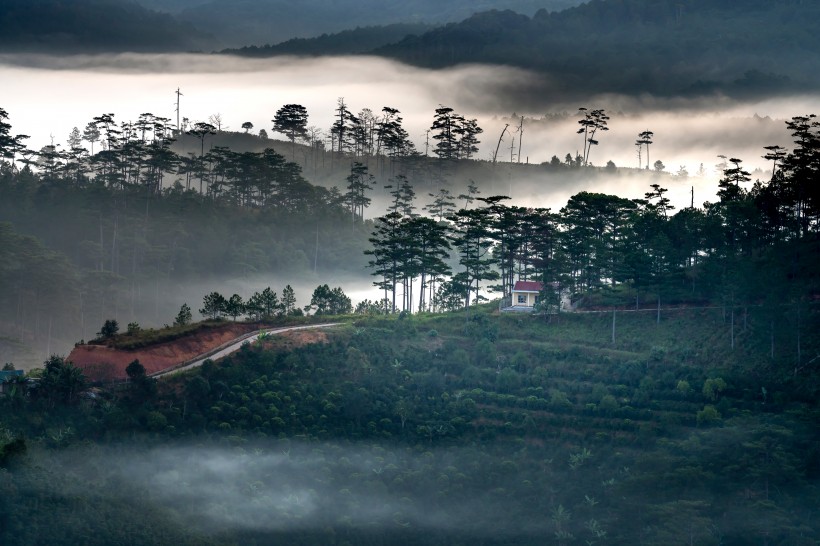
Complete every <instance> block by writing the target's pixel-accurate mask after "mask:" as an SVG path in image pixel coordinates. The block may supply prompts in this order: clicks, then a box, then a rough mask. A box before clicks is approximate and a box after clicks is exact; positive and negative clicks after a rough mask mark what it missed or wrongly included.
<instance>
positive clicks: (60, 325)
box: [0, 110, 370, 358]
mask: <svg viewBox="0 0 820 546" xmlns="http://www.w3.org/2000/svg"><path fill="white" fill-rule="evenodd" d="M149 117H150V118H151V119H150V120H149V119H148V117H146V118H144V119H143V120H142V125H141V129H139V130H138V129H137V128H135V127H133V126H132V125H131V124H124V126H123V129H124V130H125V133H121V132H120V126H119V124H118V123H116V121H114V119H113V116H111V115H104V116H100V119H99V120H97V121H98V122H99V123H96V122H92V123H91V124H89V127H87V129H88V131H90V133H87V134H86V137H87V138H91V139H93V141H92V142H90V143H89V144H90V148H91V147H93V146H94V144H97V148H96V150H95V153H94V154H93V155H92V154H91V153H90V151H89V150H87V149H85V148H84V147H83V146H82V145H81V143H80V140H79V139H80V135H79V132H77V135H76V139H77V140H76V141H75V142H74V146H73V147H72V149H71V151H70V152H69V153H64V152H62V151H61V149H59V148H58V147H57V146H47V147H45V148H44V149H43V150H40V151H39V152H34V151H30V150H26V148H25V144H24V138H22V137H20V136H19V135H18V136H12V135H13V133H12V131H11V125H10V124H9V123H6V122H5V119H6V113H5V111H3V110H0V156H2V157H4V158H6V159H7V160H6V161H3V162H2V163H1V164H0V222H3V223H2V224H1V225H2V229H0V238H2V245H0V253H2V255H3V257H4V259H3V261H2V264H0V279H2V282H0V301H2V305H3V308H4V310H5V311H4V312H3V314H2V318H0V323H2V330H0V331H2V332H3V346H4V347H5V348H6V349H7V350H11V351H12V354H17V355H18V356H19V355H20V350H22V347H21V346H26V345H29V346H31V347H37V349H38V351H46V352H47V353H50V352H52V351H57V350H58V348H59V347H67V346H70V345H69V344H70V343H74V342H77V341H79V340H80V339H90V338H91V337H93V336H94V334H95V332H96V331H97V328H99V326H100V325H101V324H102V323H103V322H104V320H105V319H108V318H118V319H119V320H121V321H122V322H123V324H125V323H127V322H132V321H137V322H139V321H142V322H143V324H146V323H147V324H154V325H162V324H163V323H170V322H171V321H172V319H173V316H174V314H175V313H176V310H177V309H179V306H180V305H181V304H182V303H185V301H186V298H187V299H188V302H189V303H190V304H191V305H195V304H196V303H197V300H199V298H201V297H202V295H203V294H205V293H207V292H209V291H211V290H213V289H216V288H220V289H221V286H220V284H221V283H223V282H225V280H226V279H247V280H248V283H249V284H251V283H252V282H254V281H257V282H260V283H262V282H264V283H266V284H278V282H277V281H278V279H282V281H281V284H282V286H284V285H285V284H287V283H288V282H294V281H293V280H292V279H307V278H310V277H312V276H315V275H319V276H320V277H319V278H327V276H330V277H331V278H333V277H340V276H345V275H350V276H353V275H360V272H361V271H362V269H363V267H364V265H365V264H366V258H365V257H364V255H363V251H364V250H365V249H366V247H367V238H368V237H369V235H370V233H369V231H370V229H369V227H367V226H365V225H363V223H362V221H361V220H357V221H354V220H353V219H352V218H351V216H350V212H349V209H348V208H347V206H346V205H345V204H344V203H345V199H346V198H345V197H344V196H343V195H342V194H341V193H340V192H339V191H338V190H333V191H330V190H328V189H325V188H322V187H318V186H314V185H312V184H310V183H309V182H308V181H307V180H306V179H305V178H304V177H303V175H302V171H301V168H300V167H299V166H298V165H296V164H295V163H292V162H289V161H287V160H285V158H284V157H283V156H282V155H280V154H277V153H276V152H274V151H273V149H272V148H271V147H270V146H272V145H273V143H272V141H267V145H266V144H265V143H264V141H261V140H260V139H258V138H253V140H255V141H257V142H259V143H260V146H259V147H260V148H262V149H263V150H262V151H258V152H254V151H247V152H241V153H240V152H232V151H231V150H229V149H227V148H224V147H222V148H220V147H215V148H214V149H213V150H210V151H209V152H208V153H207V154H204V155H202V152H203V151H204V148H203V147H201V146H199V143H200V140H201V138H205V137H209V136H211V132H215V131H211V132H208V134H200V135H199V137H197V136H196V135H187V136H186V138H188V139H189V140H188V142H189V143H190V144H193V143H194V142H195V141H196V142H197V146H196V147H197V153H196V154H191V155H184V154H180V155H178V154H177V153H176V152H174V151H173V150H172V149H171V146H172V143H173V141H174V140H175V139H174V137H173V135H172V131H171V129H170V127H168V126H167V120H165V122H162V121H161V120H158V119H155V118H154V117H151V116H149ZM100 139H102V140H103V142H100ZM280 144H281V143H280ZM103 147H104V148H103ZM100 148H103V149H100ZM12 159H21V160H22V167H21V166H20V165H18V164H17V162H16V161H15V162H12V161H11V160H12ZM341 182H344V179H342V180H341ZM263 276H266V279H265V280H261V281H258V279H259V278H260V277H263ZM272 276H274V277H278V278H271V277H272ZM308 282H309V281H308ZM259 288H260V289H261V288H262V286H260V287H259ZM191 298H193V299H191ZM8 358H13V357H8Z"/></svg>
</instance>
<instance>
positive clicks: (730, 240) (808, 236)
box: [367, 111, 820, 310]
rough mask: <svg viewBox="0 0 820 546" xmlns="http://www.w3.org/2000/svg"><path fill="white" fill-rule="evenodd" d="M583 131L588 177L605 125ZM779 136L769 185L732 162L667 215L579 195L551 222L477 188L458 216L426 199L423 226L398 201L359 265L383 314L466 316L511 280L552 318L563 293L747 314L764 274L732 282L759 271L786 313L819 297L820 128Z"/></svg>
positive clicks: (650, 206)
mask: <svg viewBox="0 0 820 546" xmlns="http://www.w3.org/2000/svg"><path fill="white" fill-rule="evenodd" d="M579 123H581V125H582V127H581V129H580V130H579V133H581V134H583V135H584V140H585V143H586V147H585V149H584V154H583V156H582V157H583V162H584V163H586V162H587V161H588V158H589V150H590V148H591V147H592V146H594V145H595V144H597V140H596V138H597V137H596V132H598V131H601V130H603V129H605V128H606V117H605V114H604V113H603V111H593V112H587V115H586V116H585V117H584V118H582V120H581V121H580V122H579ZM786 126H787V129H788V130H789V131H790V133H791V135H792V137H793V140H794V147H793V149H792V150H791V151H787V150H785V149H783V148H781V147H779V146H768V147H766V150H765V151H766V153H765V155H764V157H765V158H766V159H769V160H771V161H772V173H773V174H772V177H771V179H770V180H767V181H766V180H764V181H761V180H757V181H755V182H752V180H751V176H750V174H749V172H748V171H746V170H744V169H743V165H742V160H741V159H738V158H729V159H728V162H727V163H726V166H725V169H724V172H723V177H722V178H721V180H720V181H719V183H718V192H717V197H718V199H717V200H716V201H715V202H707V203H704V205H703V206H702V207H694V206H690V207H686V208H683V209H681V210H679V211H677V212H673V211H674V207H673V206H672V205H671V204H670V201H669V199H668V198H667V197H666V192H667V190H666V189H665V188H663V187H661V186H660V184H657V183H656V184H652V185H651V186H650V188H649V191H647V192H646V193H645V194H644V196H643V198H637V199H635V198H632V199H630V198H625V197H619V196H615V195H605V194H601V193H593V192H581V193H578V194H576V195H574V196H572V197H571V198H570V200H569V201H568V202H567V204H566V205H565V206H564V207H563V208H561V209H560V210H559V211H557V212H553V211H551V210H550V209H544V208H526V207H519V206H514V205H508V204H506V203H505V201H506V200H507V199H508V197H505V196H489V197H481V196H479V195H478V193H479V192H478V190H477V188H475V187H473V186H471V187H470V188H468V192H467V193H466V194H463V195H459V196H458V199H459V200H462V199H463V204H462V205H461V206H458V207H457V205H456V197H455V196H453V195H451V194H450V193H449V191H447V190H441V191H440V192H439V193H438V194H430V197H431V198H433V202H432V203H431V204H430V205H428V206H427V207H425V211H426V212H427V214H428V215H427V216H421V215H420V214H419V213H418V212H416V207H415V204H414V199H415V194H414V192H412V190H411V189H408V188H401V187H399V188H396V189H394V190H393V192H392V193H391V195H393V197H394V200H393V203H392V206H391V207H390V210H389V211H388V213H387V214H385V215H383V216H381V217H379V218H377V219H376V222H375V230H374V232H373V236H372V237H371V239H370V241H371V243H372V245H373V246H372V249H370V250H368V251H367V254H368V255H369V256H371V260H370V262H369V264H370V268H371V270H372V274H373V275H374V276H376V277H377V279H378V280H377V281H375V282H374V284H375V285H376V286H378V287H380V288H382V289H384V291H385V297H386V298H387V297H389V299H390V300H391V306H392V309H393V310H396V309H401V310H413V309H417V310H437V309H452V308H458V307H462V306H469V305H470V304H471V302H475V301H477V300H480V299H482V298H483V294H482V291H483V290H493V291H497V292H499V293H500V294H501V296H502V297H509V296H510V294H511V289H512V287H513V285H514V281H515V280H516V279H521V280H527V279H530V280H538V281H542V282H544V283H545V287H546V288H545V293H543V294H542V295H541V301H542V302H543V303H544V305H554V304H555V303H556V302H557V296H558V293H559V292H562V291H568V292H571V293H574V294H579V295H580V294H582V293H589V292H594V291H601V290H610V291H612V290H617V289H619V288H623V287H629V288H631V289H633V290H634V291H635V294H636V297H637V293H638V292H644V293H647V292H648V293H653V294H654V296H655V297H657V298H660V297H661V295H660V294H661V293H662V292H666V294H667V295H668V296H670V297H672V299H677V300H681V299H683V300H686V299H689V300H692V299H695V300H697V299H701V300H708V299H713V298H715V297H717V298H720V299H723V300H725V301H730V300H731V301H735V302H738V301H744V302H747V303H748V302H752V301H754V302H760V301H761V300H762V299H765V298H766V290H764V286H765V283H766V282H767V281H765V280H764V279H763V277H762V270H758V274H755V273H754V271H752V272H750V273H752V274H751V275H750V276H744V275H741V274H740V271H741V269H742V268H748V267H752V268H754V267H757V266H760V265H761V264H765V267H766V272H767V274H769V275H771V274H773V273H774V274H775V279H776V281H775V282H774V284H773V285H772V284H770V285H769V288H770V289H772V288H777V289H778V290H779V289H783V290H785V291H786V294H787V295H785V296H783V298H784V300H788V299H789V298H792V297H799V298H808V297H810V295H811V294H812V293H813V292H812V291H813V290H817V289H818V287H817V286H816V283H814V281H812V280H811V279H812V276H811V274H810V273H809V272H808V269H811V267H812V266H813V265H816V261H814V260H813V259H812V258H810V257H809V256H808V255H806V253H805V250H804V251H800V250H799V249H800V247H801V246H807V245H808V247H807V248H813V247H812V246H811V245H816V242H817V234H818V228H820V223H819V222H818V221H819V220H820V216H819V215H820V193H818V189H817V184H816V180H817V176H818V172H819V171H820V123H818V122H817V121H816V118H815V116H814V115H807V116H796V117H793V118H792V119H791V120H790V121H788V122H786ZM651 137H652V133H651V131H648V130H647V131H645V132H642V133H641V134H640V135H639V140H638V141H637V143H636V145H637V146H639V147H644V146H645V147H646V148H647V150H648V146H649V144H651ZM647 166H648V165H647ZM473 204H475V206H471V205H473ZM784 255H786V256H789V260H790V265H788V266H787V265H785V264H783V263H782V262H781V258H782V257H783V256H784ZM750 264H757V265H756V266H751V265H750ZM807 268H808V269H807ZM775 272H776V273H775ZM741 278H743V279H745V280H743V281H742V280H741ZM751 279H754V280H751ZM415 286H418V287H419V288H418V291H419V294H418V295H417V296H418V297H413V290H414V289H415V288H414V287H415ZM397 296H398V299H399V301H398V302H397ZM416 300H417V302H416ZM639 303H640V302H639V301H637V300H636V306H637V305H639Z"/></svg>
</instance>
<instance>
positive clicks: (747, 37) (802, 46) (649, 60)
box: [232, 0, 820, 97]
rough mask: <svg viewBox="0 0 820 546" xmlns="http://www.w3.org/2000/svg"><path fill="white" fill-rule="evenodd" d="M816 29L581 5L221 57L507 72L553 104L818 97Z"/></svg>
mask: <svg viewBox="0 0 820 546" xmlns="http://www.w3.org/2000/svg"><path fill="white" fill-rule="evenodd" d="M818 20H820V3H818V2H803V1H800V0H780V1H779V2H771V1H769V0H749V1H747V2H743V3H742V4H740V3H738V2H733V1H729V0H617V1H616V0H592V1H590V2H587V3H584V4H581V5H579V6H576V7H571V8H568V9H566V10H563V11H558V12H550V11H547V10H546V9H542V10H539V11H537V12H536V13H534V14H533V15H532V17H530V16H527V15H523V14H520V13H516V12H513V11H510V10H502V11H499V10H491V11H485V12H481V13H476V14H474V15H472V16H471V17H469V18H467V19H465V20H463V21H461V22H458V23H449V24H446V25H443V26H440V27H437V28H434V29H432V30H429V31H427V32H424V33H420V34H413V33H408V34H407V35H405V36H403V37H402V38H399V34H398V33H397V34H396V39H395V41H394V42H393V43H384V44H383V45H380V46H378V47H375V48H373V49H372V50H369V51H368V50H367V48H366V47H363V46H364V45H365V44H366V43H372V36H374V35H381V36H387V37H389V35H390V33H386V32H382V33H379V32H378V28H379V27H369V28H367V29H355V30H352V31H346V32H345V33H339V34H337V35H330V36H323V37H321V38H317V39H312V40H298V41H294V42H298V43H287V45H286V44H278V45H275V46H270V47H264V48H244V49H243V50H240V51H238V52H236V51H232V52H234V53H239V54H245V55H254V56H260V55H276V54H283V53H306V54H311V55H322V54H325V55H333V54H346V53H352V52H362V53H368V54H374V55H380V56H384V57H389V58H393V59H396V60H400V61H403V62H406V63H409V64H413V65H417V66H424V67H430V68H444V67H448V66H454V65H457V64H465V63H484V64H500V65H509V66H516V67H521V68H526V69H531V70H534V71H536V72H539V73H541V74H544V75H545V76H546V77H547V78H548V80H549V84H548V85H547V88H546V89H543V90H539V91H538V92H539V93H541V92H543V93H546V94H553V95H555V96H566V95H567V94H573V95H579V96H581V97H583V96H592V95H595V94H600V93H622V94H640V93H651V94H653V95H660V96H681V95H683V96H700V95H712V94H716V93H717V94H726V95H731V96H737V97H748V96H758V95H771V94H777V93H794V92H811V91H813V90H815V89H817V86H818V85H820V71H819V70H817V61H816V59H817V57H818V55H820V33H817V32H816V31H815V22H816V21H818ZM342 34H344V37H343V38H344V39H342ZM340 42H343V43H344V44H345V48H343V49H340V48H338V47H337V46H338V44H339V43H340ZM357 44H358V45H359V46H360V47H357ZM296 45H298V48H296V47H294V46H296Z"/></svg>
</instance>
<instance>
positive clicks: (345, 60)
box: [0, 54, 816, 173]
mask: <svg viewBox="0 0 820 546" xmlns="http://www.w3.org/2000/svg"><path fill="white" fill-rule="evenodd" d="M0 70H2V72H3V74H4V89H5V93H4V97H3V107H4V108H5V109H6V110H7V111H8V112H9V115H10V121H11V123H12V124H13V126H14V128H15V131H16V132H22V133H25V134H29V135H31V136H32V138H31V139H30V140H29V141H28V144H29V146H31V147H33V148H39V147H41V146H43V145H46V144H49V143H50V142H51V139H52V137H53V139H54V142H55V143H64V141H65V139H66V137H67V135H68V133H69V132H70V131H71V129H72V128H73V127H75V126H77V127H80V128H82V127H84V126H85V124H86V123H88V122H89V121H90V120H91V119H92V118H93V117H94V116H98V115H100V114H102V113H109V112H110V113H114V114H115V115H116V119H117V120H119V121H127V120H135V119H136V118H137V117H138V116H139V114H141V113H143V112H151V113H153V114H156V115H159V116H165V117H168V118H170V119H172V120H176V113H175V107H176V95H175V91H176V89H177V88H179V89H181V91H182V93H183V97H182V99H181V105H180V115H181V117H187V118H188V119H190V120H191V121H192V122H193V121H205V120H207V119H208V117H209V116H211V115H214V114H217V113H219V114H221V116H222V119H223V121H224V123H223V129H227V130H236V131H241V128H240V126H241V125H242V123H244V122H246V121H250V122H252V123H253V124H254V130H255V131H258V130H259V129H263V128H264V129H265V130H266V131H268V132H269V133H271V131H272V129H271V127H272V123H271V121H270V120H271V119H272V118H273V115H274V113H275V112H276V110H277V109H278V108H280V107H281V106H282V105H283V104H288V103H294V102H296V103H300V104H302V105H304V106H305V107H306V108H307V110H308V113H309V116H310V118H309V124H311V125H315V126H317V127H318V128H320V129H322V130H323V131H325V132H326V131H327V130H328V128H329V127H330V125H331V123H332V122H333V111H334V108H335V105H336V100H337V98H338V97H344V99H345V102H346V104H347V105H348V107H349V109H350V110H351V111H352V112H354V113H357V112H359V111H360V110H361V109H363V108H370V109H371V110H373V111H374V112H375V113H377V114H378V113H379V112H380V111H381V108H382V107H383V106H391V107H395V108H398V109H399V110H400V111H401V113H402V115H403V117H404V120H405V127H406V128H407V129H408V132H409V134H410V137H411V139H413V140H414V142H415V143H416V147H417V149H419V150H420V151H422V152H423V151H424V149H425V138H426V130H427V129H428V128H429V127H430V125H431V123H432V118H433V111H434V109H435V108H437V107H438V106H439V105H440V104H443V105H446V106H450V107H452V108H454V109H455V110H456V111H457V112H459V113H461V114H463V115H464V116H465V117H467V118H476V119H477V120H478V122H479V125H480V126H481V127H482V128H483V129H484V134H483V135H481V136H480V139H481V141H482V143H481V146H480V151H479V154H478V156H477V157H478V158H480V159H490V158H491V157H492V156H493V155H494V152H495V149H496V145H497V141H498V137H499V135H500V133H501V130H502V129H503V123H502V120H501V119H496V118H502V117H505V116H510V115H511V114H513V113H516V114H518V115H524V116H526V117H527V118H528V119H527V120H525V129H524V131H525V132H524V143H523V147H522V150H521V156H522V162H523V161H526V160H529V162H530V163H541V162H544V161H549V160H550V158H551V157H552V156H553V155H558V156H559V157H561V158H562V159H563V156H564V155H565V154H567V153H572V154H573V155H574V153H575V152H576V151H577V150H579V149H580V147H581V144H582V143H581V137H579V136H577V135H575V130H576V129H577V127H578V126H577V123H576V122H577V119H576V118H574V116H575V115H576V113H577V109H578V107H581V106H585V107H588V108H591V109H592V108H603V109H605V110H606V111H607V112H608V113H609V114H610V115H611V116H612V119H611V120H610V131H609V132H607V133H605V134H601V135H600V139H599V140H600V144H599V146H597V147H595V148H594V149H593V151H592V153H591V157H590V159H591V161H592V163H593V164H595V165H598V166H603V165H605V164H606V162H607V161H609V160H612V161H613V162H614V163H615V164H616V165H617V166H629V167H632V166H637V157H636V155H635V147H634V141H635V139H636V138H637V134H638V132H640V131H643V130H645V129H650V130H652V131H653V132H654V133H655V143H656V144H655V145H654V146H652V147H651V148H650V158H651V160H652V161H653V162H654V160H656V159H660V160H661V161H663V163H664V164H665V165H666V167H667V169H669V170H673V172H674V171H677V170H678V168H679V167H680V165H685V166H686V167H687V169H688V170H689V172H690V173H693V172H694V171H695V170H696V169H697V168H698V166H699V165H700V163H704V165H705V166H706V168H707V169H708V168H709V167H710V166H713V165H714V163H716V162H717V159H716V155H718V154H724V155H727V156H730V157H740V158H741V159H744V160H745V161H746V162H747V167H751V168H752V169H754V168H756V167H761V168H764V167H765V162H764V161H763V160H762V159H761V158H760V156H761V155H762V154H763V152H762V147H763V146H766V145H769V144H781V145H782V144H786V143H788V134H787V133H786V131H785V127H784V126H783V125H782V123H780V122H779V121H778V122H776V123H767V121H768V120H765V119H764V120H759V123H758V125H756V126H754V129H755V130H754V131H752V130H751V127H750V126H749V124H748V118H752V119H754V116H756V115H757V116H760V117H763V118H765V117H767V116H768V117H771V118H775V119H777V120H783V119H788V118H790V117H791V116H794V115H803V114H806V113H810V112H811V110H812V109H813V108H814V107H815V106H816V97H814V96H804V97H792V98H777V99H766V100H757V101H753V102H738V101H735V100H730V99H727V98H725V97H721V96H710V97H706V98H701V99H674V98H673V99H666V98H664V99H661V98H656V97H651V96H641V97H626V96H617V95H608V96H598V97H584V96H578V95H576V94H573V95H572V96H556V94H555V93H554V92H553V87H554V86H553V85H552V84H551V82H550V80H549V77H545V76H541V75H536V74H533V73H530V72H527V71H525V70H519V69H513V68H508V67H494V66H479V65H470V66H460V67H456V68H452V69H445V70H428V69H420V68H415V67H410V66H407V65H404V64H401V63H396V62H392V61H388V60H385V59H381V58H374V57H335V58H320V59H313V58H312V59H303V58H293V57H278V58H272V59H261V60H260V59H244V58H234V57H228V56H214V55H132V54H125V55H114V56H76V57H66V58H61V59H54V58H52V57H47V56H5V57H0ZM545 97H547V98H545ZM562 114H566V116H567V117H565V118H563V119H561V118H558V119H556V118H555V117H554V116H556V115H558V116H560V115H562ZM545 116H547V120H546V121H545V120H544V118H545ZM530 119H533V120H536V123H534V124H532V126H530V123H529V120H530ZM511 128H514V127H511ZM510 144H512V142H511V139H510V138H509V137H506V138H505V141H504V142H503V143H502V145H501V148H500V151H499V154H498V160H507V161H508V160H509V146H510ZM63 145H64V144H63ZM505 147H506V148H505ZM505 149H506V151H505ZM516 152H517V145H516Z"/></svg>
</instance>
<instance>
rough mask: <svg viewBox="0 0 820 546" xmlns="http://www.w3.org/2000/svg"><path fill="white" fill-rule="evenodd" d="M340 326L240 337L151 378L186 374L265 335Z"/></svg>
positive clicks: (278, 330) (286, 329)
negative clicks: (207, 361)
mask: <svg viewBox="0 0 820 546" xmlns="http://www.w3.org/2000/svg"><path fill="white" fill-rule="evenodd" d="M340 324H342V323H341V322H330V323H326V324H310V325H307V326H285V327H281V328H267V329H265V330H257V331H255V332H251V333H249V334H245V335H243V336H239V337H238V338H236V339H233V340H231V341H229V342H227V343H223V344H222V345H220V346H219V347H217V348H216V349H213V350H211V351H208V352H207V353H203V354H201V355H199V356H196V357H194V358H193V359H192V360H187V361H185V362H182V363H180V364H178V365H176V366H174V367H172V368H168V369H166V370H162V371H161V372H156V373H153V374H150V377H153V378H155V379H159V378H161V377H165V376H168V375H172V374H175V373H179V372H184V371H186V370H190V369H192V368H198V367H199V366H202V364H203V363H204V362H205V361H206V360H218V359H220V358H222V357H225V356H228V355H229V354H231V353H234V352H236V351H238V350H239V349H240V348H241V347H242V345H244V344H245V343H253V342H254V341H256V340H257V339H259V336H261V335H265V334H274V335H275V334H281V333H283V332H291V331H294V330H311V329H316V328H331V327H333V326H338V325H340Z"/></svg>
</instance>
